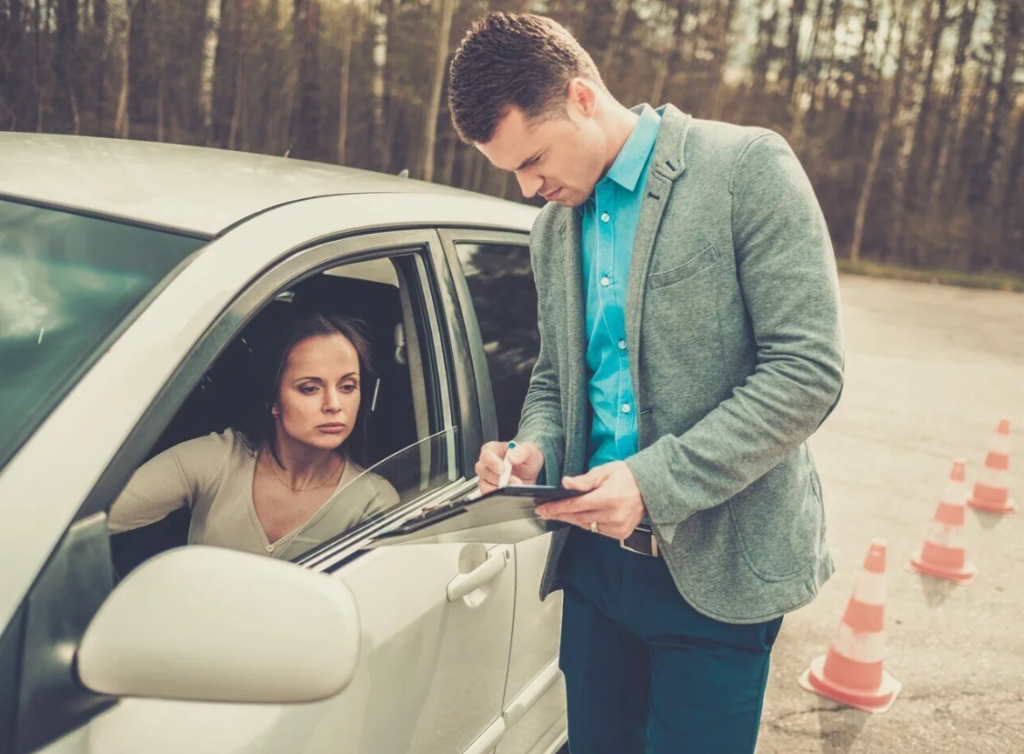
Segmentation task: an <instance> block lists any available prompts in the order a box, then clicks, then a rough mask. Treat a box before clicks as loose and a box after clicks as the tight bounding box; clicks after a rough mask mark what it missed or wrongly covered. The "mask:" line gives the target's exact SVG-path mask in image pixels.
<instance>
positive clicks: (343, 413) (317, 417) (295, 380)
mask: <svg viewBox="0 0 1024 754" xmlns="http://www.w3.org/2000/svg"><path fill="white" fill-rule="evenodd" d="M359 377H360V375H359V354H358V353H357V352H356V349H355V347H354V346H353V345H352V344H351V343H350V342H349V340H348V339H347V338H346V337H344V336H343V335H319V336H314V337H312V338H306V340H303V341H300V342H299V344H298V345H296V346H295V347H294V348H293V349H292V351H291V353H290V354H289V355H288V363H287V364H285V368H284V373H283V374H282V376H281V383H280V385H278V391H277V402H276V403H275V404H274V413H275V416H276V419H277V426H278V429H279V431H283V433H284V434H285V435H286V436H287V437H289V438H290V439H292V440H295V441H297V442H300V443H304V444H305V445H310V446H312V447H315V448H321V449H325V450H333V449H334V448H337V447H339V446H340V445H341V444H342V443H343V442H345V440H347V439H348V437H349V435H351V434H352V430H353V429H354V428H355V425H356V417H357V415H358V414H359V398H360V393H359V388H360V384H359Z"/></svg>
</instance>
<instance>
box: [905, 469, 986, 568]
mask: <svg viewBox="0 0 1024 754" xmlns="http://www.w3.org/2000/svg"><path fill="white" fill-rule="evenodd" d="M964 466H965V464H964V462H963V461H961V460H956V461H954V462H953V470H952V471H951V472H950V474H949V481H948V482H946V489H945V491H943V493H942V499H941V500H940V501H939V507H938V508H936V510H935V518H934V520H933V521H932V528H931V531H929V532H928V538H927V539H926V540H925V542H924V546H923V547H922V548H921V549H920V550H919V551H918V552H917V553H915V554H914V556H913V557H912V558H911V559H910V567H911V568H913V569H914V570H915V571H917V572H918V573H921V574H924V575H926V576H935V577H937V578H940V579H947V580H949V581H955V582H957V583H959V584H966V583H967V582H969V581H971V579H973V578H974V576H975V574H976V573H977V572H978V569H977V568H975V567H974V564H973V563H971V562H969V561H968V560H967V551H966V549H965V548H964V545H963V539H962V536H961V535H962V533H963V527H964V518H965V516H966V509H965V508H964V505H965V503H966V500H967V488H966V486H965V484H964Z"/></svg>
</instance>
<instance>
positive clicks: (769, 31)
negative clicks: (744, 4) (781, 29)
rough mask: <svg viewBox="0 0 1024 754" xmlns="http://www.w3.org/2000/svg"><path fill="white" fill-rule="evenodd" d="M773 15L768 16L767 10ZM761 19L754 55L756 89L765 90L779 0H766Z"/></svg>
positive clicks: (773, 50)
mask: <svg viewBox="0 0 1024 754" xmlns="http://www.w3.org/2000/svg"><path fill="white" fill-rule="evenodd" d="M837 1H838V0H837ZM766 10H770V11H771V15H768V16H766V15H765V11H766ZM760 11H761V13H760V21H759V23H758V28H757V54H756V56H755V57H754V70H753V75H754V89H755V90H756V91H758V92H764V91H765V89H766V87H767V85H768V66H769V65H771V62H772V59H773V58H774V57H775V41H774V40H775V29H776V27H777V25H778V20H779V6H778V2H777V0H764V5H763V6H762V7H761V9H760Z"/></svg>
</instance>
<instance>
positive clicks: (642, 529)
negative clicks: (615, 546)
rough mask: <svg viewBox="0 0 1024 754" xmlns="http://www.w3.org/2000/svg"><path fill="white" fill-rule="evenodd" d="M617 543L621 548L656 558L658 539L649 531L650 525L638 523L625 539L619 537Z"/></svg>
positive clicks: (657, 554)
mask: <svg viewBox="0 0 1024 754" xmlns="http://www.w3.org/2000/svg"><path fill="white" fill-rule="evenodd" d="M619 544H620V545H621V546H622V549H623V550H629V551H630V552H635V553H637V554H638V555H646V556H647V557H649V558H656V557H658V556H659V553H658V539H657V537H655V536H654V532H652V531H651V527H649V526H647V525H645V524H640V525H639V526H638V527H636V528H635V529H634V530H633V533H632V534H630V535H629V536H628V537H626V538H625V539H620V540H619Z"/></svg>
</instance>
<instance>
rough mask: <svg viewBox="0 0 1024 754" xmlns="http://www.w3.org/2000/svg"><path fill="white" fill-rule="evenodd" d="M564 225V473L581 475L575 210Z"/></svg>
mask: <svg viewBox="0 0 1024 754" xmlns="http://www.w3.org/2000/svg"><path fill="white" fill-rule="evenodd" d="M565 215H566V221H565V223H564V224H563V225H562V262H563V264H564V271H565V281H566V291H565V326H566V344H567V353H566V354H565V355H564V356H562V355H559V361H560V362H561V363H562V364H563V365H564V367H563V368H564V370H565V371H564V372H563V373H564V374H567V375H568V377H569V379H568V382H567V384H565V385H563V386H562V389H563V390H566V391H567V392H566V395H565V396H564V397H563V400H564V401H565V402H566V405H567V407H568V424H567V426H566V427H565V430H566V444H567V447H566V453H565V473H566V474H569V475H571V474H578V473H582V471H583V468H582V464H583V461H584V460H585V459H584V456H585V455H586V448H587V437H586V425H587V421H586V416H587V390H586V363H587V334H586V298H585V296H584V292H583V241H582V235H581V233H582V225H583V223H582V218H581V217H580V213H579V212H578V211H577V210H575V209H568V210H566V211H565Z"/></svg>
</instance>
